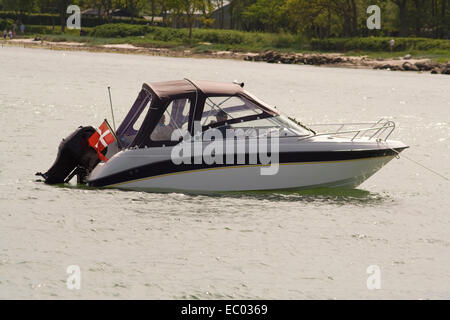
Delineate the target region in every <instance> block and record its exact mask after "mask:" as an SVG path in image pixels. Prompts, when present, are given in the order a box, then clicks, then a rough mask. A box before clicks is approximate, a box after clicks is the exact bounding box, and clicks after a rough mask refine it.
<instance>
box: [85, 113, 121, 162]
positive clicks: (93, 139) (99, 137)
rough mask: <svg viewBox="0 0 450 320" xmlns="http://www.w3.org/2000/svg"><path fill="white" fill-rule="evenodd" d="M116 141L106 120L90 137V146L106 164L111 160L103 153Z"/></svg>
mask: <svg viewBox="0 0 450 320" xmlns="http://www.w3.org/2000/svg"><path fill="white" fill-rule="evenodd" d="M115 140H116V139H115V137H114V134H113V131H112V130H111V128H110V127H109V124H108V121H106V119H105V121H103V123H102V124H101V125H100V127H98V129H97V132H95V133H94V134H93V135H92V136H90V137H89V145H90V146H91V147H92V148H94V149H95V150H96V151H97V155H98V158H99V159H100V160H102V161H105V162H106V161H108V160H109V159H108V158H106V157H105V156H104V155H103V154H102V151H103V150H104V149H105V148H106V147H107V146H109V145H110V144H111V143H113V142H114V141H115Z"/></svg>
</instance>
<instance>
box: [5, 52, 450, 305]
mask: <svg viewBox="0 0 450 320" xmlns="http://www.w3.org/2000/svg"><path fill="white" fill-rule="evenodd" d="M0 61H2V67H1V69H0V110H1V112H0V127H1V129H2V134H1V135H0V150H1V151H0V298H43V299H50V298H56V299H69V298H145V299H162V298H169V299H171V298H187V299H196V298H201V299H209V298H216V299H221V298H232V299H234V298H241V299H252V298H274V299H309V298H319V299H334V298H338V299H345V298H356V299H360V298H374V299H378V298H383V299H384V298H402V299H427V298H446V299H449V298H450V235H449V228H450V214H449V194H450V193H449V191H450V188H449V183H448V181H445V180H443V179H441V178H439V177H437V176H434V175H432V174H431V173H429V172H427V171H425V170H424V169H422V168H421V167H418V166H416V165H415V164H413V163H411V162H409V161H407V160H406V159H400V160H393V161H392V162H391V163H389V164H388V165H387V166H386V167H385V168H383V169H382V170H381V171H380V172H379V173H377V174H376V175H375V176H373V177H372V178H370V179H369V180H368V181H366V182H365V183H364V184H363V185H361V186H360V189H358V190H350V191H349V190H336V191H330V190H315V191H306V192H293V193H287V192H285V193H283V192H277V193H267V192H255V193H237V194H218V195H214V196H205V195H189V194H182V193H170V194H158V193H140V192H126V191H118V190H95V189H94V190H92V189H85V188H76V187H54V186H47V185H44V184H42V183H39V182H36V181H35V177H34V173H35V172H36V171H45V170H47V169H48V168H49V167H50V165H51V164H52V163H53V161H54V158H55V156H56V151H57V146H58V144H59V142H60V140H61V138H63V137H65V136H67V135H68V134H69V133H70V132H72V131H73V130H74V129H75V128H76V127H77V126H79V125H94V126H97V125H99V124H100V123H101V122H102V120H103V118H105V117H110V115H109V100H108V95H107V90H106V87H107V86H111V87H112V93H113V101H114V105H115V111H116V119H120V120H121V119H123V117H124V116H125V114H126V112H127V111H128V109H129V107H130V106H131V103H132V102H133V101H134V99H135V97H136V96H137V93H138V91H139V89H140V87H141V84H142V83H143V82H151V81H162V80H172V79H180V78H183V77H189V78H193V79H207V80H223V81H232V80H235V79H237V80H240V81H244V82H245V83H246V88H247V89H248V90H249V91H250V92H252V93H254V94H255V95H256V96H258V97H260V98H261V99H262V100H265V101H267V102H268V103H270V104H272V105H275V106H277V107H278V108H279V109H280V110H282V111H284V112H285V113H287V114H289V115H291V116H294V117H296V118H297V119H301V120H302V121H303V122H305V123H318V122H336V121H347V122H352V121H353V122H355V121H356V122H359V121H371V120H377V119H378V118H381V117H389V118H390V119H392V120H394V121H395V122H396V123H397V126H398V129H397V130H396V131H395V132H394V135H393V138H395V139H399V140H402V141H403V142H405V143H407V144H408V145H410V146H411V148H410V149H408V150H407V151H405V154H406V155H407V156H409V157H411V158H413V159H415V160H417V161H420V162H422V163H424V164H426V165H427V166H429V167H431V168H433V169H435V170H437V171H439V172H441V173H442V174H444V175H446V176H449V175H450V161H449V160H450V152H449V151H450V150H449V148H450V143H449V137H450V135H449V133H450V130H449V121H450V90H449V88H450V78H449V77H448V76H441V75H430V74H417V73H399V72H389V71H373V70H350V69H335V68H318V67H310V66H293V65H270V64H265V63H250V62H241V61H231V60H209V59H181V58H162V57H149V56H135V55H120V54H105V53H85V52H62V51H48V50H41V49H24V48H13V47H4V48H1V49H0ZM69 265H78V266H79V267H80V268H81V289H80V290H69V289H67V286H66V279H67V277H68V274H67V273H66V269H67V267H68V266H69ZM369 265H378V266H379V267H380V269H381V289H380V290H368V289H367V286H366V280H367V278H368V276H369V274H367V273H366V269H367V267H368V266H369Z"/></svg>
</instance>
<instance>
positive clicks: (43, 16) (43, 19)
mask: <svg viewBox="0 0 450 320" xmlns="http://www.w3.org/2000/svg"><path fill="white" fill-rule="evenodd" d="M0 18H3V19H12V20H13V21H16V20H20V21H22V22H23V23H24V24H25V25H47V26H52V25H60V24H61V20H60V19H61V18H60V16H59V14H53V13H24V14H18V13H16V12H13V11H0ZM110 23H127V24H136V25H147V24H148V23H149V21H147V20H145V19H142V18H134V19H133V21H132V20H131V18H128V17H123V18H113V19H112V20H111V21H108V20H107V19H105V18H103V17H101V18H98V17H92V16H83V15H81V26H82V27H88V28H89V27H96V26H99V25H102V24H110Z"/></svg>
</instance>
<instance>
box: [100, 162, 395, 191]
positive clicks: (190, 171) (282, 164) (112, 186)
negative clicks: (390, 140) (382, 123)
mask: <svg viewBox="0 0 450 320" xmlns="http://www.w3.org/2000/svg"><path fill="white" fill-rule="evenodd" d="M387 157H392V158H394V157H395V155H391V156H381V157H371V158H359V159H349V160H335V161H313V162H291V163H280V164H279V165H280V166H293V165H302V164H321V163H339V162H349V161H361V160H372V159H380V158H387ZM270 166H271V164H255V165H251V164H249V165H240V166H224V167H217V168H206V169H196V170H187V171H180V172H172V173H165V174H160V175H157V176H153V177H147V178H141V179H136V180H130V181H124V182H120V183H116V184H111V185H109V186H105V188H115V187H117V186H121V185H124V184H128V183H134V182H139V181H144V180H152V179H156V178H163V177H168V176H172V175H178V174H187V173H196V172H205V171H211V170H224V169H237V168H255V167H270Z"/></svg>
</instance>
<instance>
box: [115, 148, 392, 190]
mask: <svg viewBox="0 0 450 320" xmlns="http://www.w3.org/2000/svg"><path fill="white" fill-rule="evenodd" d="M392 158H393V157H392V156H386V157H379V158H368V159H358V160H344V161H330V162H314V163H288V164H281V165H280V168H279V171H278V173H277V174H276V175H273V176H264V175H261V174H260V169H261V166H252V165H249V166H232V167H220V168H211V169H201V170H193V171H187V172H177V173H170V174H165V175H160V176H155V177H149V178H143V179H139V180H135V181H127V182H123V183H119V184H115V185H110V186H109V187H112V188H121V189H130V190H142V191H179V190H182V191H194V192H217V191H246V190H247V191H248V190H274V189H275V190H276V189H297V188H298V189H301V188H314V187H349V188H354V187H357V186H358V185H360V184H361V183H362V182H364V181H365V180H366V179H368V178H369V177H370V176H372V175H373V174H374V173H375V172H377V171H378V170H379V169H380V168H381V167H383V166H384V165H385V164H386V163H388V162H389V161H390V160H392Z"/></svg>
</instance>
